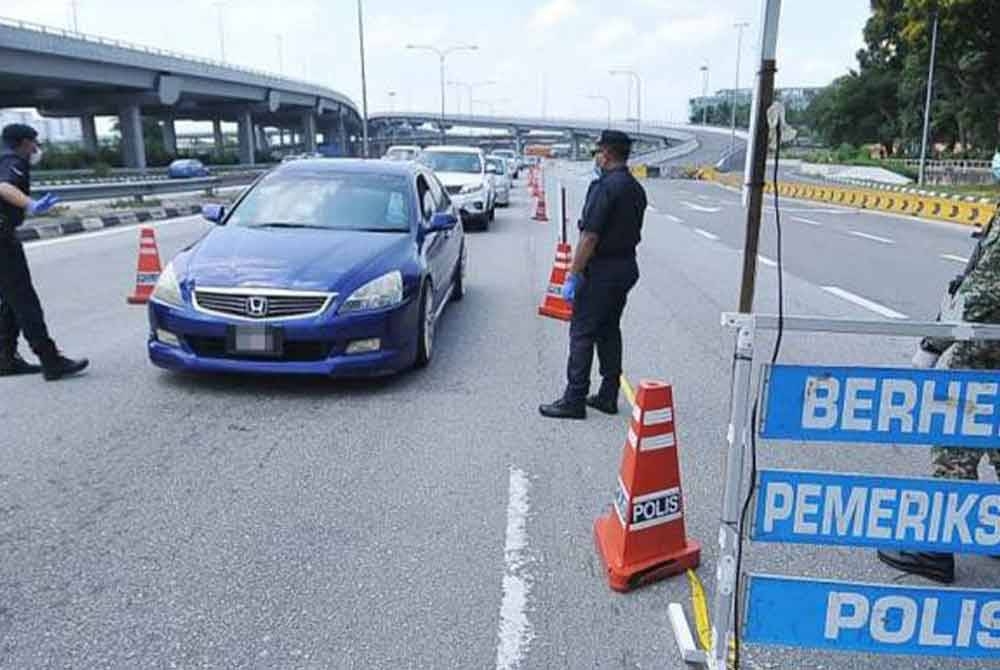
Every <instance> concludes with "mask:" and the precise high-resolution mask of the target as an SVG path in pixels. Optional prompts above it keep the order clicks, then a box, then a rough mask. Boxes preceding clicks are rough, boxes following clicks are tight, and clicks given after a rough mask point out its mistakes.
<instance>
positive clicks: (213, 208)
mask: <svg viewBox="0 0 1000 670" xmlns="http://www.w3.org/2000/svg"><path fill="white" fill-rule="evenodd" d="M201 215H202V217H204V219H205V220H206V221H211V222H212V223H222V219H223V218H224V217H225V216H226V206H225V205H215V204H211V205H202V206H201Z"/></svg>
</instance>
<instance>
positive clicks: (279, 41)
mask: <svg viewBox="0 0 1000 670" xmlns="http://www.w3.org/2000/svg"><path fill="white" fill-rule="evenodd" d="M274 41H275V43H276V45H277V47H278V74H280V75H284V74H285V43H284V38H283V37H282V36H281V34H280V33H275V34H274Z"/></svg>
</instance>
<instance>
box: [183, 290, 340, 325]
mask: <svg viewBox="0 0 1000 670" xmlns="http://www.w3.org/2000/svg"><path fill="white" fill-rule="evenodd" d="M334 297H335V294H333V293H315V292H298V291H278V290H275V289H252V288H246V289H243V288H241V289H212V288H204V289H195V291H194V304H195V307H196V308H197V309H198V310H200V311H202V312H207V313H210V314H218V315H221V316H235V317H238V318H240V319H249V320H252V321H262V320H267V319H295V318H303V317H307V316H314V315H316V314H319V313H320V312H322V311H323V310H324V309H326V307H327V306H328V305H329V303H330V301H331V300H333V298H334Z"/></svg>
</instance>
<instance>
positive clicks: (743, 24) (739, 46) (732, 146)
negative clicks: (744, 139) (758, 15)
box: [729, 21, 750, 154]
mask: <svg viewBox="0 0 1000 670" xmlns="http://www.w3.org/2000/svg"><path fill="white" fill-rule="evenodd" d="M733 27H734V28H736V29H737V30H738V31H739V34H738V36H737V37H736V84H735V85H734V86H733V94H732V96H731V97H730V100H729V106H730V107H732V113H733V129H732V130H733V134H732V137H731V139H730V140H729V153H730V154H732V153H733V152H734V151H736V93H737V92H738V91H739V90H740V57H741V56H742V55H743V30H744V29H745V28H749V27H750V23H749V22H747V21H740V22H739V23H735V24H733Z"/></svg>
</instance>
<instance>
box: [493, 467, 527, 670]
mask: <svg viewBox="0 0 1000 670" xmlns="http://www.w3.org/2000/svg"><path fill="white" fill-rule="evenodd" d="M530 488H531V483H530V482H529V481H528V475H526V474H525V473H524V471H523V470H520V469H518V468H515V467H512V468H511V469H510V485H509V488H508V494H507V496H508V502H507V539H506V541H505V542H504V548H503V555H504V564H505V566H506V569H505V570H504V576H503V600H502V601H501V603H500V628H499V630H498V631H497V636H498V638H499V641H498V642H497V663H496V667H497V670H515V669H516V668H520V667H521V662H522V661H523V660H524V657H525V654H526V653H527V652H528V646H529V645H530V644H531V641H532V639H534V637H535V634H534V632H533V631H532V627H531V622H530V621H528V597H529V596H530V595H531V581H532V579H531V575H530V574H528V571H527V569H526V566H525V564H526V563H527V558H528V557H527V547H528V533H527V530H526V528H525V526H526V524H527V521H528V513H529V512H530V510H531V506H530V503H529V501H528V491H529V489H530Z"/></svg>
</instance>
